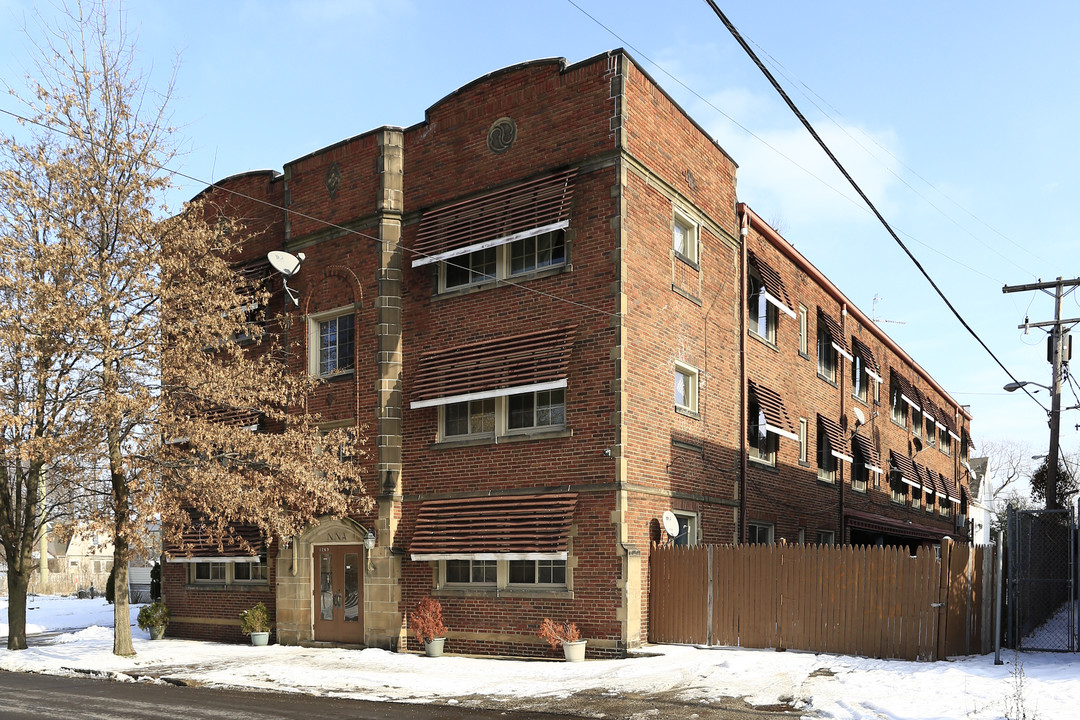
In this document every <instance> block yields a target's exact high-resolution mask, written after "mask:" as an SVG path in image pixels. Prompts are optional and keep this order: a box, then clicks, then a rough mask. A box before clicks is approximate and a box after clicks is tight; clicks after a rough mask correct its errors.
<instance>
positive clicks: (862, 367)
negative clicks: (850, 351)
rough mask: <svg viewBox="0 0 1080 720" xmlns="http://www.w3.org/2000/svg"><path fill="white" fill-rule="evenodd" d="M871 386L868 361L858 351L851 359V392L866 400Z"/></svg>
mask: <svg viewBox="0 0 1080 720" xmlns="http://www.w3.org/2000/svg"><path fill="white" fill-rule="evenodd" d="M869 387H870V374H869V373H868V372H867V371H866V362H865V361H864V360H863V359H862V357H861V356H860V355H859V354H858V353H856V354H854V355H852V360H851V394H852V395H854V396H855V397H857V398H859V399H860V400H862V401H863V402H866V398H867V394H868V393H867V390H868V389H869Z"/></svg>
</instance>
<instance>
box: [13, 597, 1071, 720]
mask: <svg viewBox="0 0 1080 720" xmlns="http://www.w3.org/2000/svg"><path fill="white" fill-rule="evenodd" d="M28 607H29V608H30V609H29V610H28V613H27V614H28V620H29V628H30V631H31V632H46V631H67V632H62V633H60V634H59V635H57V636H56V637H55V639H52V640H50V641H48V642H47V643H44V644H38V645H34V644H33V640H31V643H32V645H31V647H30V648H29V649H28V650H23V651H20V652H10V651H7V650H2V649H0V669H2V670H15V671H26V672H45V673H71V672H80V671H82V672H85V671H93V672H100V673H106V674H111V675H113V676H115V677H117V678H118V679H121V680H135V679H138V678H140V677H161V676H168V677H175V678H182V679H184V680H187V681H190V682H196V683H204V684H209V685H220V686H230V687H247V688H264V689H274V690H278V691H286V692H300V693H310V694H317V695H336V696H342V697H353V698H362V699H370V700H397V701H407V702H446V701H447V700H448V699H450V698H464V697H467V696H480V697H488V698H492V700H493V701H494V702H495V703H498V702H501V701H511V700H513V699H515V698H522V697H533V698H544V697H548V698H556V697H563V696H568V695H572V694H574V693H578V692H603V693H609V694H619V693H635V694H639V695H640V694H641V693H672V692H674V693H676V694H677V695H678V696H679V697H680V698H682V699H685V700H691V701H702V702H703V703H708V702H709V701H710V700H711V699H715V698H717V697H719V696H734V697H742V698H745V699H746V700H747V701H749V702H751V703H753V704H759V705H772V704H775V703H792V704H793V705H795V706H796V707H798V708H800V709H801V710H802V711H803V712H804V713H806V716H807V717H826V718H888V719H897V720H899V719H901V718H912V719H915V718H918V719H924V718H926V719H929V718H973V719H977V720H996V719H998V718H1004V717H1006V716H1007V715H1009V716H1012V717H1015V716H1016V715H1017V714H1018V713H1016V712H1013V711H1010V710H1008V709H1007V706H1006V703H1008V702H1015V701H1014V700H1013V699H1014V698H1015V696H1016V675H1017V674H1016V673H1015V672H1014V669H1015V664H1014V663H1015V660H1016V657H1014V655H1013V654H1012V653H1011V652H1009V653H1005V654H1003V658H1004V659H1005V660H1006V664H1005V665H1003V666H995V665H994V656H993V655H986V656H981V657H970V658H961V659H957V660H953V661H949V662H938V663H912V662H901V661H887V660H868V659H863V658H852V657H841V656H836V655H815V654H812V653H799V652H784V653H778V652H773V651H766V650H738V649H729V648H695V647H687V646H676V645H660V646H649V647H648V648H646V649H645V652H643V653H641V654H640V655H637V656H635V657H631V658H627V659H625V660H594V661H588V662H585V663H583V664H569V663H563V662H546V661H535V660H531V661H530V660H505V659H488V658H475V657H454V656H453V655H449V656H446V657H442V658H438V659H433V658H426V657H422V656H419V655H416V654H412V653H390V652H385V651H382V650H338V649H312V648H298V647H284V646H276V645H275V646H270V647H265V648H253V647H250V646H247V645H225V644H219V643H204V642H192V641H186V640H173V639H165V640H161V641H157V642H150V640H149V638H148V636H147V634H146V633H144V632H142V631H140V630H139V629H138V628H137V627H134V626H133V628H132V634H133V636H134V638H135V650H136V652H137V655H136V656H135V657H133V658H119V657H116V656H114V655H112V652H111V650H112V606H110V605H108V604H106V603H105V601H104V600H102V599H97V600H77V599H73V598H59V597H32V598H31V599H30V602H29V603H28ZM137 610H138V608H132V613H131V619H132V624H133V625H134V619H135V615H136V614H137ZM71 628H81V629H77V630H71V631H68V630H69V629H71ZM6 633H7V598H0V634H2V635H6ZM447 649H448V650H449V651H451V652H452V643H448V648H447ZM1019 661H1020V663H1021V664H1022V667H1023V675H1024V679H1023V686H1022V692H1021V694H1022V696H1023V699H1024V701H1025V703H1026V712H1027V717H1028V718H1029V719H1031V718H1033V717H1034V716H1035V714H1036V713H1037V715H1038V717H1040V718H1044V719H1046V720H1049V719H1051V718H1069V717H1077V715H1074V714H1073V713H1078V714H1080V710H1078V709H1077V703H1078V702H1080V701H1078V698H1080V658H1078V657H1077V656H1075V655H1072V654H1052V653H1021V654H1020V655H1019Z"/></svg>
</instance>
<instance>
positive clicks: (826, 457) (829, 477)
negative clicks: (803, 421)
mask: <svg viewBox="0 0 1080 720" xmlns="http://www.w3.org/2000/svg"><path fill="white" fill-rule="evenodd" d="M817 466H818V471H817V476H818V480H824V481H825V482H829V483H831V482H836V457H835V456H834V455H833V454H832V448H830V447H829V438H828V436H827V435H826V434H825V428H823V427H822V426H821V423H820V422H819V423H818V433H817Z"/></svg>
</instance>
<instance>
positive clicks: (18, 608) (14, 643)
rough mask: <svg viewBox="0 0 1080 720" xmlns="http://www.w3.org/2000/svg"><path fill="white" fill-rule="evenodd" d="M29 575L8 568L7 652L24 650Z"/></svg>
mask: <svg viewBox="0 0 1080 720" xmlns="http://www.w3.org/2000/svg"><path fill="white" fill-rule="evenodd" d="M29 585H30V573H27V572H19V571H18V570H14V569H12V568H10V567H9V568H8V573H7V586H8V640H7V649H8V650H25V649H26V588H27V587H28V586H29Z"/></svg>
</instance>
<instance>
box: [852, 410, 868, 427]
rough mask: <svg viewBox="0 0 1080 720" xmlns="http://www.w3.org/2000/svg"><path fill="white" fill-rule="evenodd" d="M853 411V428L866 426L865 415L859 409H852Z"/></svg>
mask: <svg viewBox="0 0 1080 720" xmlns="http://www.w3.org/2000/svg"><path fill="white" fill-rule="evenodd" d="M852 409H853V410H854V411H855V427H858V426H859V425H865V424H866V413H864V412H863V411H862V409H861V408H852Z"/></svg>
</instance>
